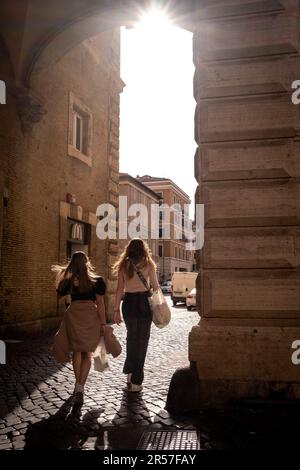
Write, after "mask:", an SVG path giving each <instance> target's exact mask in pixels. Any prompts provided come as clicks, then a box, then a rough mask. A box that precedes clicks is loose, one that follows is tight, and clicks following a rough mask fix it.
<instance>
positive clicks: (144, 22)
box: [136, 8, 171, 32]
mask: <svg viewBox="0 0 300 470" xmlns="http://www.w3.org/2000/svg"><path fill="white" fill-rule="evenodd" d="M170 26H171V21H170V19H169V18H168V16H167V14H166V13H165V12H164V11H163V10H159V9H157V8H155V9H152V10H149V11H148V12H147V13H144V15H143V16H142V18H141V20H140V21H139V23H138V24H137V25H136V27H137V28H138V29H142V30H148V31H149V30H151V31H152V32H154V31H157V30H163V29H165V28H168V27H170Z"/></svg>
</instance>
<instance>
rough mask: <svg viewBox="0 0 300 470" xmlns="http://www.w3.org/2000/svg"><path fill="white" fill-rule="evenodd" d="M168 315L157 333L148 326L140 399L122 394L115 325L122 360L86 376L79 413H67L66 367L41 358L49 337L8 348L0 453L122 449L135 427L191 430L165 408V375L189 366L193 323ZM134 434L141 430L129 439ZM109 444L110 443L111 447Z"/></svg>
mask: <svg viewBox="0 0 300 470" xmlns="http://www.w3.org/2000/svg"><path fill="white" fill-rule="evenodd" d="M172 312H173V318H172V321H171V323H170V325H169V326H168V327H166V328H165V329H162V330H159V329H157V328H156V327H155V326H154V325H153V326H152V335H151V340H150V345H149V350H148V356H147V362H146V366H145V381H144V390H143V393H142V394H128V392H126V391H124V389H125V385H126V377H125V375H124V374H122V366H123V362H124V356H125V339H126V330H125V326H124V324H122V326H121V327H117V326H115V333H116V335H117V337H118V339H119V340H120V341H121V343H122V347H123V351H122V354H121V356H120V357H118V358H117V359H111V360H110V370H108V371H106V372H105V373H103V374H101V373H97V372H94V371H92V372H91V373H90V376H89V378H88V381H87V384H86V387H85V403H84V405H83V407H82V408H81V410H80V411H79V410H77V411H76V410H74V409H73V410H72V404H73V403H72V398H71V394H72V392H73V388H74V378H73V372H72V366H71V364H68V365H66V366H63V367H60V366H58V365H57V363H56V362H55V361H54V360H53V359H52V357H51V356H50V354H49V352H48V349H49V345H50V344H51V339H52V337H51V336H47V337H43V338H40V339H38V340H34V341H30V342H27V341H24V342H22V343H8V345H7V365H6V366H1V369H0V377H1V378H0V380H1V382H0V383H1V385H0V389H1V399H0V411H1V417H3V418H4V419H2V420H1V423H0V449H11V448H12V449H22V448H26V449H29V448H46V449H57V448H59V449H69V448H78V447H80V448H107V447H111V446H112V448H118V447H120V446H121V447H122V446H123V447H125V448H126V446H127V445H128V446H130V445H135V444H131V442H134V443H135V436H134V433H135V432H137V431H136V430H137V425H138V429H139V430H141V429H143V428H144V427H149V426H150V425H151V426H152V427H153V428H162V427H168V428H170V427H174V426H176V427H177V428H178V427H180V428H186V427H188V428H191V425H192V423H191V420H190V419H187V418H186V419H184V420H183V421H181V422H178V421H176V420H175V419H172V418H171V417H170V416H169V414H168V413H167V412H166V411H165V410H164V406H165V400H166V396H167V392H168V387H169V383H170V379H171V377H172V374H173V373H174V371H175V370H176V369H177V368H178V367H185V366H187V365H188V333H189V331H190V330H191V328H192V326H193V325H195V324H196V323H197V322H198V319H199V317H198V314H197V312H188V311H187V310H186V308H185V307H184V306H183V305H178V306H177V307H176V308H173V309H172ZM119 428H120V430H121V429H126V428H130V433H124V432H121V431H120V432H121V434H120V433H118V432H117V430H118V429H119ZM105 431H108V432H105ZM112 431H114V432H112ZM108 434H109V436H110V439H108ZM139 435H140V431H138V432H137V436H136V439H138V437H139ZM114 438H115V439H116V442H110V441H111V440H113V439H114ZM126 440H128V443H127V441H126Z"/></svg>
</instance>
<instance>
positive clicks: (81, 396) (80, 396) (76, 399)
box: [74, 392, 83, 405]
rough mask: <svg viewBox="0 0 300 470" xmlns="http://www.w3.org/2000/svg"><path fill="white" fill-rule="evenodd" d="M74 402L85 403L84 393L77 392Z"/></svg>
mask: <svg viewBox="0 0 300 470" xmlns="http://www.w3.org/2000/svg"><path fill="white" fill-rule="evenodd" d="M74 403H76V404H78V405H79V404H80V405H83V393H82V392H76V393H75V396H74Z"/></svg>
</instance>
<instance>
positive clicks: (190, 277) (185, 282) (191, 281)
mask: <svg viewBox="0 0 300 470" xmlns="http://www.w3.org/2000/svg"><path fill="white" fill-rule="evenodd" d="M197 276H198V273H194V272H189V271H176V272H175V273H174V274H173V276H172V293H171V299H172V301H173V305H176V304H177V302H183V303H186V297H187V295H188V294H189V292H191V290H192V289H193V288H194V287H196V278H197Z"/></svg>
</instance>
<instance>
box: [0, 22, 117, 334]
mask: <svg viewBox="0 0 300 470" xmlns="http://www.w3.org/2000/svg"><path fill="white" fill-rule="evenodd" d="M121 84H122V83H121V81H120V78H119V30H115V31H109V32H104V33H101V34H99V35H98V36H96V37H94V38H91V39H88V40H86V41H84V42H83V43H82V44H81V45H79V46H77V47H75V48H73V49H72V50H71V51H70V52H69V53H67V54H66V55H65V56H64V57H63V58H62V59H61V60H60V61H59V62H58V63H57V64H56V65H55V66H54V67H52V69H51V70H47V71H46V72H43V73H41V74H40V75H38V76H35V79H34V83H32V88H33V90H34V95H33V97H29V98H28V97H27V96H25V97H23V96H22V93H21V92H20V91H19V90H18V92H17V102H18V103H19V108H18V111H19V115H21V116H22V119H21V120H20V119H18V118H17V110H15V111H14V113H15V115H14V119H13V122H14V124H15V126H16V129H15V131H14V135H13V139H12V142H11V148H10V155H9V167H8V169H7V171H6V179H7V183H8V187H9V192H10V200H9V206H8V208H7V209H6V219H5V225H4V233H3V243H2V266H1V281H2V282H1V293H2V302H1V319H2V322H1V323H2V325H1V327H0V333H1V334H2V336H3V335H4V336H9V335H10V336H11V335H20V334H22V333H35V332H38V331H41V330H43V329H45V328H47V327H53V326H56V325H57V323H58V321H59V315H60V314H59V311H58V306H57V299H56V294H55V290H54V282H53V276H52V274H51V273H50V266H51V264H53V263H57V262H58V261H63V253H64V252H65V253H66V237H65V238H64V235H63V233H64V229H63V228H62V227H61V224H62V217H61V214H60V207H61V203H62V202H65V201H66V194H67V193H72V194H75V195H76V205H78V206H80V207H81V208H82V213H83V218H86V220H87V221H88V220H89V219H92V221H93V225H92V237H91V246H90V249H91V258H92V262H93V264H94V265H95V267H96V270H97V272H98V273H99V274H101V275H103V276H104V277H105V278H107V277H108V268H109V266H108V243H107V241H100V240H99V239H98V238H97V237H96V233H95V217H93V214H95V212H96V208H97V206H98V205H99V204H101V203H103V202H107V201H108V200H109V199H110V193H111V189H110V186H111V180H112V174H111V172H112V170H111V166H112V161H111V159H112V157H111V153H112V150H111V148H110V139H111V133H112V124H111V121H112V116H114V117H115V116H116V115H118V106H119V102H118V95H119V92H120V91H121V89H122V87H121ZM70 92H72V93H73V94H74V95H75V96H76V97H78V99H80V100H81V101H82V102H83V103H84V104H85V105H86V106H87V107H88V108H89V110H90V111H91V113H92V118H93V120H92V123H93V124H92V148H91V154H92V165H91V166H89V165H87V164H85V163H84V162H82V161H80V160H79V159H77V158H74V157H71V156H69V155H68V129H69V99H70ZM20 96H21V98H20ZM112 97H113V98H114V101H112ZM11 100H12V101H13V96H11ZM35 100H36V102H37V103H38V106H37V108H35V107H34V106H35ZM39 106H40V108H39ZM34 112H38V113H42V119H40V121H39V122H37V123H35V124H33V123H32V121H34V120H35V116H34ZM113 132H114V136H113V138H114V142H115V147H114V155H113V163H114V165H115V166H116V170H117V162H118V139H119V129H118V122H116V123H114V129H113ZM107 300H108V299H107Z"/></svg>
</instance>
